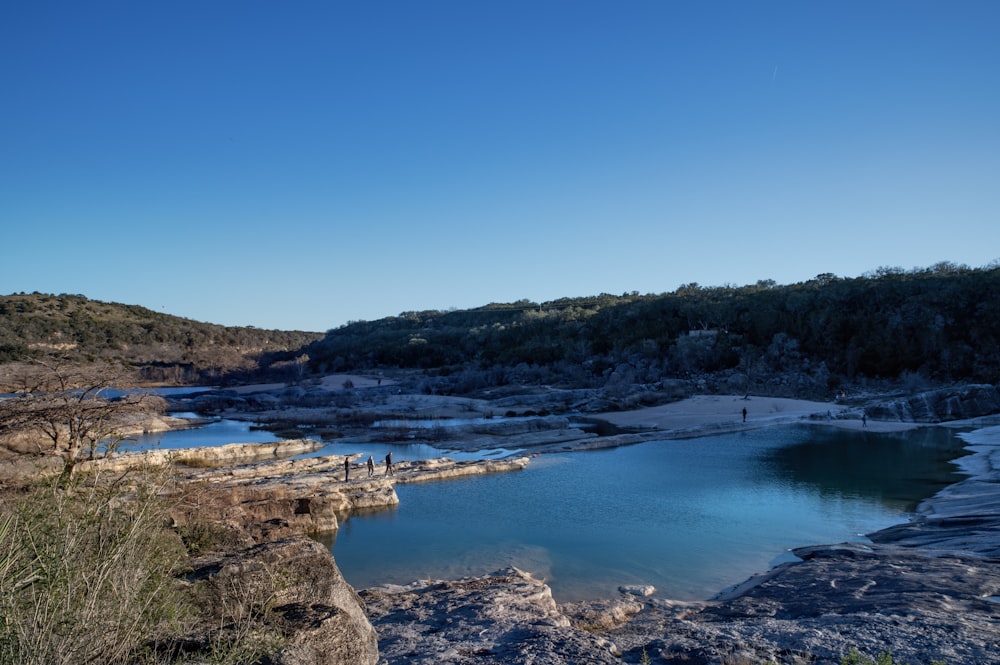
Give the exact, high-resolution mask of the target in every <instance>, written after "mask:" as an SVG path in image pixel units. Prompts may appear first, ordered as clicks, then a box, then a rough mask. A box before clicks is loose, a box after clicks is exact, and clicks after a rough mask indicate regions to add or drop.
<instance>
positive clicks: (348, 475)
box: [344, 457, 351, 483]
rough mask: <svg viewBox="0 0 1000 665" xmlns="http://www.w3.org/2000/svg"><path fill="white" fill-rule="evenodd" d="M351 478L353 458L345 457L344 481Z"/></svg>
mask: <svg viewBox="0 0 1000 665" xmlns="http://www.w3.org/2000/svg"><path fill="white" fill-rule="evenodd" d="M350 479H351V458H350V457H345V458H344V482H345V483H346V482H347V481H348V480H350Z"/></svg>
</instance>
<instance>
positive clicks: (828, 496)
mask: <svg viewBox="0 0 1000 665" xmlns="http://www.w3.org/2000/svg"><path fill="white" fill-rule="evenodd" d="M962 445H963V444H962V442H961V440H959V439H958V438H957V437H956V436H955V435H954V434H953V433H952V432H950V431H947V430H943V429H939V428H927V429H920V430H914V431H911V432H906V433H896V434H874V433H870V432H849V431H842V430H834V429H829V428H822V427H815V426H794V427H778V428H771V429H761V430H752V431H746V432H740V433H735V434H728V435H723V436H713V437H704V438H697V439H687V440H670V441H656V442H649V443H644V444H639V445H634V446H627V447H623V448H616V449H611V450H603V451H592V452H578V453H571V454H558V455H545V456H541V457H538V458H535V459H534V460H532V463H531V464H530V465H529V467H528V468H527V469H526V470H524V471H521V472H516V473H506V474H497V475H493V476H486V477H476V478H469V479H464V480H454V481H447V482H438V483H420V484H415V485H401V486H399V487H398V488H397V493H398V494H399V498H400V505H399V506H398V507H397V508H395V509H392V510H387V511H382V512H378V513H374V514H368V515H361V516H354V517H351V518H350V519H348V520H346V521H345V522H344V523H343V524H342V525H341V528H340V530H339V531H338V532H337V533H335V534H330V535H329V536H328V537H327V538H325V539H324V542H325V543H326V544H327V545H328V546H330V548H331V550H332V551H333V553H334V556H335V558H336V559H337V564H338V566H339V567H340V569H341V571H342V572H343V573H344V576H345V578H346V579H347V581H348V582H350V583H351V584H352V585H354V586H355V587H356V588H365V587H368V586H373V585H377V584H383V583H398V584H405V583H408V582H412V581H414V580H418V579H457V578H460V577H464V576H469V575H482V574H486V573H489V572H492V571H494V570H497V569H499V568H501V567H503V566H506V565H515V566H517V567H519V568H521V569H524V570H527V571H529V572H531V573H533V574H535V575H536V576H538V577H540V578H543V579H545V580H546V582H547V583H548V584H549V586H550V587H551V588H552V592H553V595H554V596H555V597H556V599H557V600H558V601H560V602H565V601H572V600H585V599H597V598H607V597H611V596H613V595H614V594H615V593H616V590H617V588H618V586H619V585H622V584H652V585H653V586H655V587H656V588H657V590H658V591H657V595H658V596H660V597H667V598H673V599H678V600H703V599H707V598H709V597H711V596H712V595H714V594H715V593H717V592H719V591H722V590H723V589H725V588H726V587H728V586H730V585H733V584H738V583H740V582H742V581H744V580H745V579H747V578H748V577H750V576H751V575H753V574H754V573H757V572H762V571H765V570H767V569H768V568H770V567H771V566H773V565H775V564H777V563H780V562H782V561H786V560H792V559H793V558H794V557H793V556H792V555H791V554H790V553H789V550H790V549H791V548H795V547H800V546H805V545H815V544H824V543H835V542H842V541H862V542H867V538H865V536H864V534H866V533H871V532H873V531H876V530H878V529H881V528H884V527H887V526H890V525H892V524H897V523H900V522H903V521H906V520H907V519H909V518H910V517H911V516H912V511H913V509H914V508H915V506H916V504H917V503H918V502H919V501H920V500H922V499H924V498H926V497H929V496H931V495H932V494H934V493H935V492H936V491H937V490H939V489H940V488H942V487H944V486H945V485H947V484H949V483H951V482H955V481H956V480H957V479H959V478H960V476H959V475H958V474H957V472H956V469H955V466H954V465H953V464H951V463H950V460H953V459H955V458H957V457H959V456H960V455H961V454H962Z"/></svg>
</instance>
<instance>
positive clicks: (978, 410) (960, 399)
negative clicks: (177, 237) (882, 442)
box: [865, 384, 1000, 423]
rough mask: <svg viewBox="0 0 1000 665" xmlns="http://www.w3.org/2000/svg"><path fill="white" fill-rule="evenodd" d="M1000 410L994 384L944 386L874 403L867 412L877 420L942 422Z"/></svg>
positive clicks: (998, 396)
mask: <svg viewBox="0 0 1000 665" xmlns="http://www.w3.org/2000/svg"><path fill="white" fill-rule="evenodd" d="M998 412H1000V391H997V389H996V387H995V386H992V385H988V384H986V385H971V386H963V387H960V388H942V389H940V390H930V391H927V392H922V393H917V394H915V395H908V396H906V397H901V398H898V399H893V400H888V401H883V402H879V403H876V404H870V405H868V406H866V407H865V413H866V414H867V415H868V417H869V418H873V419H875V420H899V421H904V422H918V423H942V422H948V421H952V420H967V419H969V418H977V417H979V416H985V415H989V414H994V413H998Z"/></svg>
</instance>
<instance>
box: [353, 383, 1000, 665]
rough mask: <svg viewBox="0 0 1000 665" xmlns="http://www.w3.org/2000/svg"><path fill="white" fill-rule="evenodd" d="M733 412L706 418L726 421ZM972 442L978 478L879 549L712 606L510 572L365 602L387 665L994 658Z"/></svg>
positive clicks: (986, 481) (996, 442)
mask: <svg viewBox="0 0 1000 665" xmlns="http://www.w3.org/2000/svg"><path fill="white" fill-rule="evenodd" d="M731 406H732V404H727V403H725V402H723V403H722V404H721V405H720V404H718V403H716V405H715V406H712V407H706V410H709V411H711V410H713V409H720V408H721V409H722V410H723V411H724V412H726V413H728V412H730V411H731ZM650 415H652V414H649V413H647V414H645V416H646V417H647V418H646V419H647V420H649V418H648V417H649V416H650ZM703 415H704V414H703ZM786 415H788V414H786ZM740 416H742V414H740ZM740 420H742V418H740ZM661 422H662V423H667V422H668V421H666V420H664V421H661ZM670 422H671V423H672V424H674V425H678V426H682V427H684V426H689V425H690V423H689V422H684V423H681V422H680V421H678V420H674V421H670ZM741 424H742V423H741ZM858 424H859V426H860V425H861V423H858ZM972 424H973V423H961V424H959V423H956V424H955V426H959V425H966V426H969V425H972ZM977 424H979V425H985V424H988V421H987V422H983V421H980V422H979V423H977ZM868 425H869V427H870V426H872V423H868ZM964 436H966V437H967V440H968V441H969V447H970V451H971V452H972V455H970V456H968V457H964V458H962V460H961V466H962V467H963V469H964V470H965V471H966V472H968V473H970V474H971V475H970V477H969V478H967V479H965V480H963V481H961V482H958V483H955V484H954V485H951V486H949V487H948V488H946V489H945V490H943V491H941V492H939V493H938V494H937V495H936V496H934V497H932V498H931V499H928V500H927V501H924V502H923V503H922V504H921V505H920V507H919V509H918V516H917V518H916V519H914V520H913V521H911V522H909V523H907V524H903V525H898V526H896V527H892V528H889V529H885V530H883V531H880V532H878V533H875V534H870V537H871V539H872V540H873V541H874V542H873V544H858V543H853V544H846V543H845V544H831V545H818V546H812V547H802V548H799V549H797V550H795V551H794V552H793V553H794V554H795V555H796V556H797V557H799V559H800V560H799V561H796V562H792V563H786V564H782V565H780V566H777V567H776V568H774V569H772V570H769V571H762V572H761V573H760V574H758V575H756V576H753V577H752V578H750V579H749V580H747V581H746V582H744V583H743V584H740V585H737V586H735V587H733V588H732V589H730V590H727V591H726V592H724V593H722V594H720V595H719V596H717V597H716V598H714V599H712V600H709V601H705V602H695V603H691V602H684V603H680V602H674V601H670V600H662V599H655V598H650V597H645V596H644V595H643V594H644V591H643V590H641V589H624V590H623V593H622V595H621V596H620V597H618V598H612V599H608V600H606V601H600V602H593V603H571V604H563V605H558V604H556V603H555V601H554V600H553V599H552V596H551V591H550V590H549V588H548V587H547V586H546V585H545V584H544V583H543V582H542V581H539V580H536V579H534V578H532V577H531V575H529V574H527V573H524V572H523V571H519V570H516V569H506V570H502V571H497V573H494V574H492V575H487V576H483V577H478V578H469V579H464V580H456V581H449V582H414V583H413V584H411V585H407V586H396V587H393V586H389V587H375V588H372V589H367V590H365V591H363V592H362V597H363V599H364V601H365V603H366V605H367V611H368V613H369V617H370V618H371V620H372V623H373V624H374V625H375V628H376V630H377V632H378V633H379V645H380V647H379V648H380V661H379V662H380V663H382V664H384V665H395V664H396V663H407V662H413V660H412V655H413V654H421V656H422V657H424V658H426V659H427V662H431V661H432V660H433V662H436V663H445V664H456V665H458V664H462V665H464V664H466V663H497V664H499V663H506V662H520V661H521V660H524V659H526V658H527V657H528V654H530V656H531V659H532V662H533V663H537V664H540V665H541V664H551V665H555V664H557V663H565V662H586V663H622V662H625V663H640V662H644V658H648V659H649V661H648V662H653V663H686V664H691V663H703V664H706V665H707V664H709V663H758V662H774V663H782V664H786V663H814V664H817V665H819V664H824V663H831V664H834V663H839V662H840V659H841V657H842V656H843V655H844V654H846V653H847V652H848V650H849V649H851V648H857V649H859V650H860V651H861V652H862V653H865V654H868V655H870V656H872V657H874V656H875V655H877V654H879V653H883V652H891V653H892V654H893V656H894V658H896V662H907V663H910V664H911V665H919V664H924V665H926V664H927V663H930V662H932V661H939V662H945V663H949V664H951V665H955V664H963V665H965V664H969V665H980V664H982V665H986V664H988V663H996V662H998V661H997V655H996V654H998V653H1000V630H998V629H997V625H1000V624H998V621H1000V549H998V546H1000V491H998V490H1000V486H998V483H1000V428H997V427H993V428H982V429H980V430H977V431H976V432H974V433H972V434H967V435H964ZM446 617H447V619H445V618H446Z"/></svg>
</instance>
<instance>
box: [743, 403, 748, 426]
mask: <svg viewBox="0 0 1000 665" xmlns="http://www.w3.org/2000/svg"><path fill="white" fill-rule="evenodd" d="M746 421H747V408H746V407H745V406H744V407H743V422H746Z"/></svg>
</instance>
